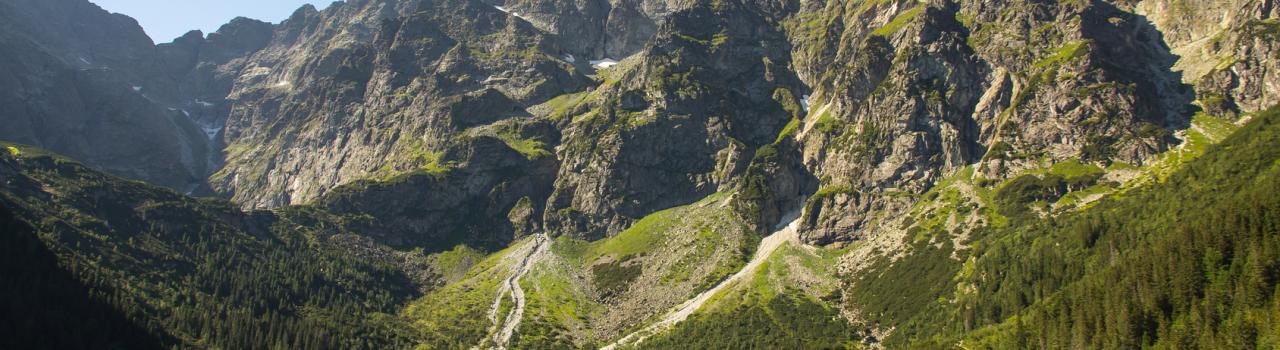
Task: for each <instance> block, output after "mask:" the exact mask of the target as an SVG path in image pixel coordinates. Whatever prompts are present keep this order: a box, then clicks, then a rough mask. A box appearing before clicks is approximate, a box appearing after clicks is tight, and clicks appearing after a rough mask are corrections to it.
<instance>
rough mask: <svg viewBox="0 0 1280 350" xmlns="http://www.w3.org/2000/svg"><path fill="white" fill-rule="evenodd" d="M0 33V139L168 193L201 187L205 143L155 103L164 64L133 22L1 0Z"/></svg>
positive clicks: (77, 1)
mask: <svg viewBox="0 0 1280 350" xmlns="http://www.w3.org/2000/svg"><path fill="white" fill-rule="evenodd" d="M0 25H3V26H4V29H3V32H4V33H3V34H0V47H2V48H3V49H0V65H3V70H4V71H5V72H6V74H5V75H4V77H3V78H2V79H3V80H0V90H2V91H4V92H3V93H2V94H0V113H2V114H3V116H4V123H3V126H0V138H3V139H5V140H9V141H16V142H23V143H29V144H35V145H39V146H42V147H46V148H49V149H53V150H56V151H59V152H62V153H64V154H67V155H69V156H72V157H75V158H76V159H80V160H82V161H85V162H87V163H89V164H93V165H95V166H98V167H100V168H102V169H106V170H108V171H111V172H112V173H116V174H120V175H124V176H128V177H132V178H136V179H142V180H147V181H150V182H153V183H156V184H160V185H163V186H168V187H171V188H174V189H182V190H184V191H185V190H187V189H190V188H192V187H193V185H196V184H199V183H203V182H204V181H203V180H202V178H203V177H204V176H205V171H206V169H207V167H208V164H207V163H208V159H209V153H210V152H211V150H210V148H209V146H208V144H207V140H208V137H206V136H205V135H204V133H203V132H202V131H201V130H200V128H199V127H198V126H197V125H196V124H194V123H192V122H191V121H190V120H189V119H187V118H186V117H185V116H184V115H183V114H181V113H180V112H177V111H176V110H168V109H167V108H166V107H167V105H165V104H163V103H159V102H157V101H156V98H161V97H159V95H157V93H159V94H164V91H167V90H168V89H167V87H168V86H171V85H162V84H153V82H155V81H156V80H163V77H164V75H165V73H166V72H163V71H161V70H159V69H156V67H162V66H164V65H165V63H166V62H165V58H164V57H161V56H160V55H159V54H158V52H157V50H156V49H155V47H154V46H153V45H152V43H151V40H150V39H149V38H147V36H146V34H144V33H143V32H142V28H141V27H139V26H138V25H137V23H136V22H134V21H133V20H132V19H130V18H128V17H125V16H123V15H114V14H110V13H107V12H106V11H103V10H102V9H101V8H98V7H97V6H96V5H93V4H90V3H89V2H87V1H83V0H54V1H28V0H5V1H3V2H0Z"/></svg>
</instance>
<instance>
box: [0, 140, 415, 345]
mask: <svg viewBox="0 0 1280 350" xmlns="http://www.w3.org/2000/svg"><path fill="white" fill-rule="evenodd" d="M3 149H4V151H5V152H3V154H0V179H3V182H4V186H3V188H0V208H3V212H4V215H5V217H8V219H6V220H7V222H9V223H10V224H9V225H10V226H11V227H13V228H15V230H13V231H9V230H6V231H5V236H6V239H13V240H15V243H16V242H20V241H21V240H24V239H26V240H36V241H35V242H30V241H28V242H26V243H24V244H25V245H26V246H33V245H34V246H35V247H36V248H25V249H24V250H22V251H26V252H34V253H32V254H34V255H32V256H33V257H35V258H39V259H37V260H33V261H13V260H8V259H6V260H5V261H4V262H5V263H6V265H5V266H4V267H3V269H5V270H17V271H31V269H35V268H37V267H39V268H42V269H45V272H47V273H50V274H51V276H59V275H62V276H65V277H49V276H42V275H33V274H29V273H23V274H13V275H7V276H10V277H12V278H13V279H11V280H9V284H12V285H15V286H26V287H25V288H31V289H30V290H31V291H33V292H34V293H31V294H26V295H32V294H34V295H47V296H59V295H61V296H66V297H67V298H68V299H67V300H55V299H51V298H47V297H40V298H31V297H26V298H22V299H15V300H25V301H31V302H33V304H26V305H24V306H22V307H23V308H24V310H26V311H31V312H34V313H36V314H39V315H45V316H41V317H36V318H35V320H41V321H40V322H43V321H44V320H48V319H49V317H57V316H55V315H56V314H54V311H55V310H63V311H65V312H67V314H65V315H63V316H60V317H62V318H63V319H64V321H72V322H70V323H66V324H65V325H64V327H65V328H60V329H58V330H55V334H61V333H64V332H65V333H70V334H72V335H74V336H71V337H68V338H66V339H61V340H56V339H54V338H57V337H53V338H51V339H50V340H44V341H42V340H39V339H32V338H31V337H29V335H27V336H21V337H16V338H11V341H16V342H23V340H21V339H28V340H27V341H29V343H24V344H23V345H25V346H42V345H49V346H51V345H54V344H58V343H57V342H65V344H66V345H74V344H75V342H77V341H80V342H84V343H83V344H86V345H92V346H91V347H96V346H101V345H106V344H110V343H115V344H121V345H130V346H133V345H136V346H137V347H141V348H147V347H170V346H179V347H201V348H203V347H227V348H267V347H273V346H280V347H289V348H311V349H324V348H335V347H341V348H382V347H387V346H396V344H403V342H405V339H406V338H405V336H404V335H403V334H402V331H401V330H402V329H403V328H404V327H403V326H400V325H398V324H397V322H398V321H397V319H396V318H395V317H394V316H391V315H389V314H388V313H393V312H395V311H396V310H398V308H399V307H400V306H402V305H403V304H404V303H405V302H406V301H407V300H409V299H411V298H414V297H416V296H418V295H420V294H421V293H422V291H423V290H430V289H431V288H433V287H434V286H435V284H436V283H437V281H436V278H437V277H435V276H436V275H437V274H438V273H437V272H435V271H436V270H433V269H432V268H430V267H429V265H428V263H427V260H426V257H425V256H423V255H421V254H413V253H402V252H396V251H393V250H390V249H388V248H385V247H381V246H379V245H376V244H373V243H372V242H370V241H369V240H368V239H367V238H362V237H361V236H359V235H355V234H352V233H350V231H348V230H347V229H345V228H344V227H343V221H344V219H343V218H341V217H337V216H333V215H329V214H325V213H323V212H319V211H316V210H313V209H308V208H289V209H286V210H281V211H277V212H252V213H245V212H241V211H239V210H238V209H236V208H235V207H233V206H231V205H229V203H225V202H219V201H213V200H195V199H190V198H187V197H183V196H181V195H179V194H177V193H175V192H173V191H169V190H164V189H160V188H156V187H152V186H149V185H145V184H142V183H139V182H135V181H128V180H122V179H119V178H114V177H111V176H107V175H103V174H101V173H97V172H94V171H92V170H89V169H87V168H85V167H84V166H81V165H79V164H76V163H74V162H71V161H69V160H66V159H64V158H61V157H57V156H51V155H48V154H45V153H43V151H40V150H38V149H35V148H31V147H26V146H19V145H11V144H5V145H3ZM6 247H7V246H6ZM15 248H16V247H15ZM41 251H44V253H40V252H41ZM41 255H43V256H41ZM55 262H56V266H47V265H52V264H53V263H55ZM37 263H38V264H46V265H32V264H37ZM67 279H70V280H73V281H76V282H69V281H66V280H67ZM78 284H83V287H80V286H77V285H78ZM78 291H79V292H78ZM122 319H123V320H122ZM98 322H110V323H108V324H106V325H98V324H95V323H98ZM115 322H121V323H115ZM3 323H4V326H2V327H0V329H5V330H6V331H16V330H20V329H30V330H36V329H41V328H39V327H40V326H39V325H40V324H41V323H39V322H37V323H27V322H25V321H23V320H22V319H20V318H6V319H5V320H4V321H3ZM99 326H105V327H109V328H105V330H111V331H113V332H112V333H111V334H106V335H104V334H102V333H101V332H98V331H97V330H95V329H94V327H99ZM22 327H26V328H22ZM31 327H35V328H31ZM44 329H48V328H47V327H46V328H44ZM115 331H118V332H120V333H114V332H115ZM40 338H42V337H40ZM6 341H10V340H6Z"/></svg>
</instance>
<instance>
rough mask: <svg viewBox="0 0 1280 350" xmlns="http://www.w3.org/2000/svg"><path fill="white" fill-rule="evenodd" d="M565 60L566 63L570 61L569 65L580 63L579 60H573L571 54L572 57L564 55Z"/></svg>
mask: <svg viewBox="0 0 1280 350" xmlns="http://www.w3.org/2000/svg"><path fill="white" fill-rule="evenodd" d="M564 60H565V61H568V62H569V63H576V62H578V59H576V58H573V55H571V54H570V55H564Z"/></svg>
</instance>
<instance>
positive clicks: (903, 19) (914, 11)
mask: <svg viewBox="0 0 1280 350" xmlns="http://www.w3.org/2000/svg"><path fill="white" fill-rule="evenodd" d="M924 8H925V5H924V4H920V5H916V7H912V8H911V9H909V10H906V11H903V12H902V13H900V14H898V17H894V18H893V20H891V21H889V23H887V24H885V25H884V26H883V27H880V28H878V29H876V30H874V31H871V35H872V36H882V37H885V36H890V35H893V34H894V33H897V32H898V31H900V30H902V28H904V27H906V26H907V24H909V23H911V21H912V20H914V19H915V18H916V16H918V15H920V12H922V11H924Z"/></svg>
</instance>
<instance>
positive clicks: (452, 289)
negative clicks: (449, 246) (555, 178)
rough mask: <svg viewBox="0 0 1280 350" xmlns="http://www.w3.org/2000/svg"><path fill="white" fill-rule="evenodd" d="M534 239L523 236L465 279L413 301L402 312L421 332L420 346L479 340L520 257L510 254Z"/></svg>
mask: <svg viewBox="0 0 1280 350" xmlns="http://www.w3.org/2000/svg"><path fill="white" fill-rule="evenodd" d="M531 243H532V241H531V240H524V241H521V242H519V243H516V244H512V245H511V246H510V247H508V248H507V249H504V250H502V251H499V252H497V253H494V254H492V255H489V256H488V257H487V258H485V259H484V260H481V261H480V262H479V263H477V264H475V266H473V267H472V268H471V269H470V270H469V271H467V273H466V274H465V276H464V277H463V278H462V279H460V280H458V281H457V282H454V283H450V284H448V285H446V286H444V287H443V288H440V289H437V290H435V291H433V292H431V293H430V294H427V295H426V296H424V297H423V298H421V299H419V300H417V301H414V302H412V303H410V304H409V306H407V307H406V308H405V309H404V310H403V311H402V312H401V316H403V317H404V318H406V319H409V320H410V322H411V324H412V326H413V330H414V331H415V332H417V333H418V334H419V337H418V338H419V339H420V344H419V346H418V347H419V348H427V349H439V348H468V347H471V346H473V345H475V344H480V343H481V342H482V340H483V339H484V337H485V336H486V334H487V332H488V329H489V326H490V323H489V320H488V318H486V317H485V315H487V314H488V312H489V308H490V307H491V306H492V303H493V298H494V297H495V296H496V295H497V290H498V286H499V284H500V283H501V282H502V281H503V280H504V279H505V278H506V277H507V275H508V274H510V273H511V264H513V263H515V262H516V261H517V260H519V259H515V258H514V257H509V255H510V254H511V253H513V252H515V251H518V250H521V249H523V248H524V247H525V246H528V245H529V244H531ZM455 250H456V249H455ZM454 254H456V255H460V256H467V255H469V254H470V253H469V252H466V251H465V250H462V251H459V252H456V253H454ZM503 315H505V314H501V315H500V316H503Z"/></svg>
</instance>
